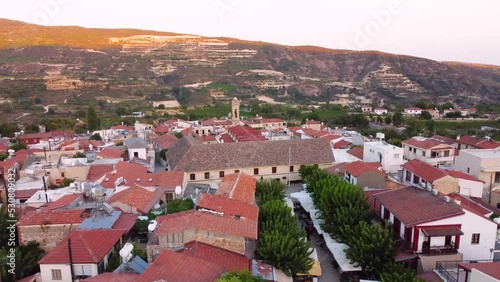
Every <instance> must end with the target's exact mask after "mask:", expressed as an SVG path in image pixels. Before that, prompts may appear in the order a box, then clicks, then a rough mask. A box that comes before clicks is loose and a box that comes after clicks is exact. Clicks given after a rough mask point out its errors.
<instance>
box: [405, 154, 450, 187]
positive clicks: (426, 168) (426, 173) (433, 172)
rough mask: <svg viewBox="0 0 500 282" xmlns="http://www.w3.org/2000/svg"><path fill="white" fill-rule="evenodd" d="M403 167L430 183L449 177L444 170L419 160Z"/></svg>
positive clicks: (407, 163) (414, 160)
mask: <svg viewBox="0 0 500 282" xmlns="http://www.w3.org/2000/svg"><path fill="white" fill-rule="evenodd" d="M402 167H403V168H405V169H406V170H408V171H411V172H413V173H414V174H416V175H418V176H419V177H420V178H422V179H424V180H425V181H427V182H430V183H433V182H434V181H436V180H438V179H441V178H443V177H445V176H447V175H448V174H447V173H446V172H445V171H444V170H441V169H439V168H436V167H434V166H432V165H430V164H428V163H426V162H423V161H421V160H418V159H413V160H411V161H409V162H406V163H405V164H403V165H402Z"/></svg>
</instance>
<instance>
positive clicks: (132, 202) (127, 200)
mask: <svg viewBox="0 0 500 282" xmlns="http://www.w3.org/2000/svg"><path fill="white" fill-rule="evenodd" d="M159 192H160V191H158V193H155V192H151V191H149V190H147V189H145V188H142V187H140V186H137V185H135V184H134V185H132V186H131V187H130V188H127V189H125V190H123V191H121V192H118V193H115V194H114V195H113V196H111V198H109V200H108V201H107V202H108V203H109V204H110V205H112V206H116V204H117V203H121V204H123V205H126V206H129V207H131V208H132V209H136V210H137V211H139V212H141V213H143V214H146V213H148V212H149V211H150V210H151V209H152V208H153V206H154V205H155V204H156V203H157V202H158V200H159V199H160V197H161V193H159ZM116 207H118V208H120V206H116ZM123 212H129V210H124V211H123Z"/></svg>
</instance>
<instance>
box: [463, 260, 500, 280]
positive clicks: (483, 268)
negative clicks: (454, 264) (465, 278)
mask: <svg viewBox="0 0 500 282" xmlns="http://www.w3.org/2000/svg"><path fill="white" fill-rule="evenodd" d="M458 266H459V267H461V268H463V269H465V270H466V271H469V272H470V271H472V269H476V270H478V271H480V272H482V273H484V274H486V275H488V276H490V277H493V278H494V279H497V280H498V279H500V262H481V263H459V264H458Z"/></svg>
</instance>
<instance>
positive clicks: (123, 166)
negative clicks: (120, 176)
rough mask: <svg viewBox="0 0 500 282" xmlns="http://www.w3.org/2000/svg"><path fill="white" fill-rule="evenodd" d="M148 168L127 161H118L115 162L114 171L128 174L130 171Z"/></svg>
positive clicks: (136, 171)
mask: <svg viewBox="0 0 500 282" xmlns="http://www.w3.org/2000/svg"><path fill="white" fill-rule="evenodd" d="M147 171H148V168H147V167H143V166H142V165H138V164H133V163H129V162H124V161H120V162H118V163H117V164H116V172H118V173H124V174H128V173H130V172H135V173H138V172H147Z"/></svg>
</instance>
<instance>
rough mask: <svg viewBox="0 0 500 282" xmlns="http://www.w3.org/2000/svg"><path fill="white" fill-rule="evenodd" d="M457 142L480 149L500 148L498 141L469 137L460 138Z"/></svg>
mask: <svg viewBox="0 0 500 282" xmlns="http://www.w3.org/2000/svg"><path fill="white" fill-rule="evenodd" d="M457 142H458V143H460V144H464V145H469V146H474V147H476V148H478V149H495V148H497V147H500V142H498V141H495V140H491V139H490V140H487V139H485V138H479V137H475V136H468V135H466V136H462V137H460V139H458V140H457Z"/></svg>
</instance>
